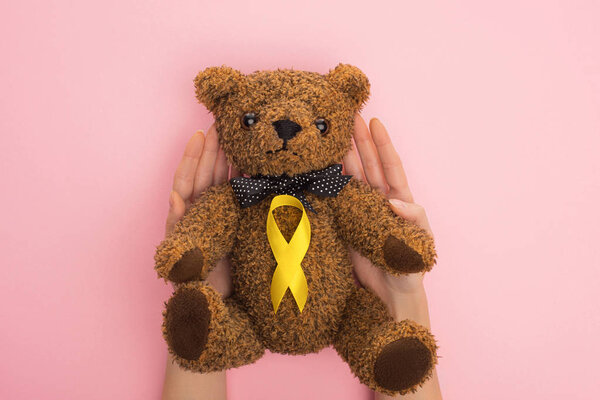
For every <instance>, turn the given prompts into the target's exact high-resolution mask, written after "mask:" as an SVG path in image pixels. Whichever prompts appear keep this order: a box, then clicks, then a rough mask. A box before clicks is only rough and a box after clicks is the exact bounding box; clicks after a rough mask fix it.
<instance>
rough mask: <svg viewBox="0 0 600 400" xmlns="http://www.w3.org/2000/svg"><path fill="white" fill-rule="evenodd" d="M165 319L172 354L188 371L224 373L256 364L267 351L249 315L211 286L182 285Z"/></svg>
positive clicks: (171, 302) (174, 296) (166, 311)
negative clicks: (222, 297)
mask: <svg viewBox="0 0 600 400" xmlns="http://www.w3.org/2000/svg"><path fill="white" fill-rule="evenodd" d="M163 315H164V320H163V335H164V337H165V339H166V341H167V344H168V345H169V351H170V352H171V354H173V356H174V357H175V360H176V361H177V363H178V364H179V365H180V366H181V367H183V368H184V369H187V370H191V371H195V372H201V373H205V372H214V371H222V370H225V369H229V368H235V367H239V366H242V365H246V364H250V363H253V362H254V361H256V360H258V359H259V358H260V357H261V356H262V355H263V353H264V351H265V348H264V346H263V345H262V343H261V341H260V340H259V339H258V336H257V334H256V332H255V331H254V327H253V326H252V324H251V322H250V319H249V317H248V315H247V314H246V313H245V312H244V311H242V310H241V309H240V307H239V306H238V305H237V303H236V302H235V301H234V300H232V299H226V300H225V301H223V300H222V299H221V295H220V294H219V293H217V292H216V291H215V290H214V289H213V288H212V287H211V286H210V285H208V284H207V283H204V282H190V283H186V284H183V285H181V286H180V287H179V288H178V289H177V290H176V291H175V293H174V294H173V297H171V299H170V300H169V302H168V303H167V306H166V310H165V311H164V313H163Z"/></svg>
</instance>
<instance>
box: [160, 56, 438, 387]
mask: <svg viewBox="0 0 600 400" xmlns="http://www.w3.org/2000/svg"><path fill="white" fill-rule="evenodd" d="M195 86H196V94H197V97H198V99H199V101H200V102H202V103H204V104H205V105H206V107H207V108H208V109H209V110H210V111H211V112H212V113H213V115H214V117H215V121H216V128H217V131H218V133H219V141H220V144H221V146H222V148H223V150H224V152H225V154H226V155H227V159H228V161H229V162H230V163H231V164H232V165H233V166H235V167H236V168H237V169H238V170H240V171H241V172H242V173H243V174H244V175H245V177H239V178H234V179H232V180H231V181H230V182H228V183H226V184H222V185H219V186H215V187H212V188H210V189H209V190H207V191H206V192H205V193H203V194H202V195H201V196H200V198H198V199H197V201H196V202H195V203H194V204H193V205H192V206H191V207H190V209H189V210H188V211H187V213H186V214H185V216H184V217H183V218H182V219H181V220H180V221H179V222H178V224H177V225H176V227H175V229H174V230H173V232H172V233H171V234H170V235H168V237H167V238H166V239H165V240H164V241H163V242H162V243H161V244H160V245H159V247H158V249H157V253H156V256H155V260H156V270H157V272H158V274H159V276H161V277H162V278H164V279H167V280H169V281H171V282H174V283H176V284H177V285H176V286H177V289H176V290H175V293H174V294H173V296H172V297H171V299H170V300H169V301H168V303H167V304H166V310H165V311H164V324H163V334H164V337H165V339H166V341H167V343H168V345H169V351H170V352H171V353H172V354H173V355H174V357H175V360H176V361H177V362H178V363H179V364H180V365H181V366H182V367H183V368H185V369H188V370H192V371H197V372H201V373H205V372H212V371H220V370H224V369H228V368H234V367H239V366H242V365H246V364H250V363H253V362H254V361H256V360H258V359H259V358H260V357H261V356H262V355H263V353H264V351H265V349H269V350H271V351H273V352H277V353H285V354H307V353H312V352H317V351H319V350H321V349H323V348H324V347H327V346H330V345H333V346H334V348H335V349H336V350H337V352H338V353H339V355H340V356H341V357H342V359H344V360H345V361H346V362H347V363H348V365H349V366H350V369H351V370H352V371H353V373H354V374H355V375H356V376H357V377H358V378H359V379H360V381H361V382H362V383H364V384H365V385H367V386H369V387H370V388H372V389H374V390H377V391H379V392H382V393H385V394H390V395H393V394H397V393H400V394H404V393H407V392H411V391H415V390H416V389H417V388H418V387H419V386H420V385H422V384H423V382H424V381H426V380H427V379H428V378H429V377H430V376H431V374H432V371H433V367H434V365H435V363H436V361H437V356H436V349H437V346H436V344H435V341H434V338H433V336H432V335H431V333H430V332H429V331H428V329H427V328H425V327H423V326H420V325H418V324H416V323H415V322H413V321H410V320H404V321H401V322H395V321H394V320H393V319H392V318H391V317H390V315H389V314H388V311H387V309H386V307H385V306H384V304H383V303H382V302H381V300H380V299H379V298H377V297H376V296H375V295H374V294H373V293H372V292H371V291H370V290H368V289H365V288H359V287H356V285H355V282H354V279H353V274H352V264H351V262H350V258H349V253H348V246H350V247H352V248H354V249H356V250H357V251H358V252H360V253H361V254H362V255H363V256H365V257H367V258H369V259H370V260H371V261H372V262H373V264H374V265H376V266H378V267H379V268H382V269H383V270H385V271H386V272H388V273H391V274H395V275H398V274H407V273H415V272H422V271H428V270H430V269H431V267H432V266H433V265H434V264H435V257H436V254H435V249H434V244H433V239H432V238H431V237H430V236H429V235H428V234H427V233H426V232H425V231H424V230H423V229H421V228H419V227H417V226H416V225H414V224H412V223H409V222H407V221H406V220H404V219H402V218H400V217H398V216H396V215H395V214H394V213H393V212H392V210H391V209H390V208H389V206H388V202H387V201H386V198H385V197H384V196H383V195H382V194H381V193H379V192H377V191H376V190H374V189H372V188H370V187H369V186H368V185H366V184H364V183H362V182H360V181H358V180H356V179H351V177H350V176H347V175H342V168H341V165H340V164H338V163H339V162H340V160H341V159H342V157H343V156H344V154H345V153H346V152H347V151H348V150H349V149H350V146H351V137H352V132H353V124H354V116H355V113H356V112H358V111H359V110H360V109H361V108H362V106H363V104H364V102H365V101H366V100H367V98H368V96H369V82H368V80H367V77H366V76H365V75H364V74H363V73H362V72H361V71H360V70H359V69H358V68H356V67H353V66H351V65H344V64H340V65H338V66H337V67H336V68H335V69H333V70H331V71H330V72H329V73H328V74H325V75H322V74H318V73H313V72H305V71H296V70H282V69H278V70H276V71H257V72H254V73H252V74H249V75H243V74H242V73H240V72H238V71H236V70H234V69H232V68H229V67H226V66H222V67H211V68H207V69H206V70H204V71H202V72H201V73H200V74H198V76H197V77H196V79H195ZM225 256H229V258H230V260H231V265H232V271H231V274H232V280H233V289H234V294H233V295H232V297H230V298H227V299H225V300H223V299H222V298H221V296H220V294H219V293H217V292H216V291H215V290H214V289H213V288H212V287H211V286H210V285H208V284H207V283H206V282H205V278H206V276H207V274H208V272H209V271H210V270H211V269H212V268H213V267H214V265H215V263H216V262H217V261H218V260H219V259H221V258H223V257H225Z"/></svg>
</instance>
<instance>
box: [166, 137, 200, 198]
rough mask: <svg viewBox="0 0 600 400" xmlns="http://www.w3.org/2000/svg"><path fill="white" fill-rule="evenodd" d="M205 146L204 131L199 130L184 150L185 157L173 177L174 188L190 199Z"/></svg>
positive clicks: (182, 196)
mask: <svg viewBox="0 0 600 400" xmlns="http://www.w3.org/2000/svg"><path fill="white" fill-rule="evenodd" d="M203 148H204V132H202V131H198V132H196V133H195V134H194V136H192V137H191V138H190V140H189V141H188V142H187V144H186V146H185V150H184V151H183V157H182V158H181V161H180V162H179V165H178V166H177V170H175V177H174V178H173V190H174V191H175V192H177V193H179V195H180V196H181V198H183V199H184V201H185V200H188V199H189V198H190V197H191V196H192V191H193V190H194V177H195V175H196V169H197V167H198V161H199V160H200V156H201V155H202V149H203Z"/></svg>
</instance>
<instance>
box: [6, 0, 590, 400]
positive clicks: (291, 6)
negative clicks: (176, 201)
mask: <svg viewBox="0 0 600 400" xmlns="http://www.w3.org/2000/svg"><path fill="white" fill-rule="evenodd" d="M449 3H451V4H449ZM599 15H600V4H599V3H598V2H595V1H562V2H557V1H522V0H519V1H517V0H511V1H502V2H489V1H484V2H482V1H474V0H473V1H454V2H442V1H440V2H438V3H433V2H429V1H427V2H426V1H419V2H416V1H413V2H407V1H404V2H400V1H389V2H387V3H386V2H378V1H369V2H358V1H356V2H349V1H344V2H342V1H339V2H326V1H323V0H319V1H303V2H299V1H295V2H291V1H282V0H273V1H263V2H261V1H253V2H249V1H248V2H229V1H212V2H202V1H174V2H168V1H133V0H127V1H123V0H119V1H114V0H103V1H93V2H91V1H81V2H73V1H64V0H63V1H42V0H40V1H37V2H32V1H12V2H2V4H1V5H0V18H1V21H0V37H2V40H1V41H0V55H1V62H0V79H1V81H0V91H1V99H0V110H1V113H0V132H1V136H0V148H1V149H2V156H1V157H0V167H1V174H2V187H3V190H2V195H1V196H0V210H1V215H0V221H1V223H0V240H1V241H0V243H1V246H2V251H1V252H0V264H1V266H2V273H3V277H2V280H1V281H0V282H1V283H0V321H2V323H1V328H0V355H1V356H2V360H1V361H0V398H2V399H33V398H43V399H78V398H86V399H157V398H159V395H160V390H161V385H162V377H163V370H164V359H165V356H166V353H165V345H164V342H163V340H162V338H161V335H160V323H161V310H162V307H163V302H164V301H165V300H166V299H167V298H168V296H169V294H170V289H169V287H168V286H166V285H164V284H163V283H162V281H159V280H158V279H157V278H156V275H155V273H154V271H153V269H152V267H153V260H152V257H153V252H154V247H155V246H156V245H157V244H158V243H159V242H160V240H161V237H162V235H163V223H164V219H165V216H166V212H167V197H168V194H169V190H170V183H171V178H172V175H173V172H174V169H175V166H176V164H177V162H178V159H179V157H180V155H181V153H182V150H183V146H184V144H185V142H186V140H187V139H188V137H189V136H190V135H191V134H192V133H193V132H194V131H195V130H196V129H199V128H207V127H208V126H209V124H210V122H211V116H210V115H209V114H208V113H207V112H206V110H205V109H204V108H203V107H202V106H200V105H198V104H197V103H196V101H195V98H194V93H193V87H192V79H193V77H194V76H195V74H196V73H197V71H199V70H200V69H202V68H204V67H206V66H211V65H221V64H228V65H230V66H233V67H236V68H239V69H240V70H242V71H243V72H247V73H249V72H252V71H254V70H256V69H272V68H277V67H294V68H297V69H307V70H314V71H318V72H322V73H324V72H327V70H328V69H329V68H331V67H333V66H335V65H336V64H337V63H338V62H340V61H343V62H347V63H352V64H355V65H357V66H359V67H360V68H361V69H362V70H363V71H365V73H366V74H367V75H368V76H369V77H370V80H371V83H372V100H371V101H370V103H369V105H368V106H367V107H366V109H365V111H364V115H365V117H367V118H370V117H373V116H378V117H379V118H380V119H381V120H382V121H383V122H384V123H386V124H387V126H388V128H389V130H390V131H391V132H392V134H393V135H394V140H395V143H396V145H397V148H398V149H399V151H400V153H401V156H402V157H403V160H404V162H405V165H406V169H407V172H408V175H409V179H410V183H411V185H412V188H413V191H414V193H415V196H416V200H417V202H419V203H421V204H423V205H424V206H425V207H426V209H427V211H428V215H429V217H430V220H431V224H432V226H433V229H434V232H435V233H436V239H437V244H438V249H439V254H440V259H439V263H438V266H437V267H436V269H434V271H432V272H431V273H430V274H429V275H428V277H427V280H426V285H427V289H428V293H429V297H430V305H431V317H432V323H433V330H434V333H435V334H436V336H437V338H438V339H439V344H440V346H441V349H440V355H441V357H442V358H441V360H440V364H439V376H440V381H441V385H442V388H443V392H444V394H445V398H447V399H488V400H494V399H526V398H528V399H542V398H543V399H563V398H569V399H593V398H597V396H598V391H599V389H600V373H599V371H600V367H599V366H598V365H597V363H598V361H597V360H599V359H600V346H599V344H598V337H599V336H600V313H599V307H598V304H599V302H600V295H599V290H600V284H599V282H600V272H599V270H600V251H599V250H598V248H599V246H598V240H599V239H600V212H599V211H598V210H599V208H600V183H599V180H600V179H599V177H600V162H599V160H598V149H599V148H600V111H599V110H600V24H598V16H599ZM228 384H229V390H230V398H231V399H259V398H260V399H283V398H286V399H308V398H317V399H319V398H328V399H341V398H344V399H365V398H369V393H368V391H366V390H365V389H364V388H363V387H362V386H361V385H360V384H359V383H357V381H356V380H354V378H353V377H352V376H351V374H350V372H349V370H348V368H347V367H346V366H345V364H343V363H342V362H341V361H340V360H339V359H338V357H337V355H336V354H335V353H334V352H333V351H331V350H325V351H323V352H322V353H320V354H318V355H312V356H307V357H284V356H274V355H269V356H266V357H265V358H264V359H262V360H261V361H260V362H258V363H257V364H256V365H253V366H248V367H244V368H240V369H238V370H235V371H231V372H230V373H229V382H228Z"/></svg>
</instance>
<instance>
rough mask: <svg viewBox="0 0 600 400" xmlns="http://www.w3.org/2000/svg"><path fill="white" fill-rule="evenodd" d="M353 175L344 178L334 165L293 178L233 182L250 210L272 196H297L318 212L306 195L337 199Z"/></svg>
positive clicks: (258, 176)
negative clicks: (307, 193) (273, 194)
mask: <svg viewBox="0 0 600 400" xmlns="http://www.w3.org/2000/svg"><path fill="white" fill-rule="evenodd" d="M350 178H352V175H342V164H334V165H332V166H330V167H327V168H325V169H321V170H319V171H312V172H307V173H305V174H300V175H296V176H293V177H290V176H288V175H285V174H283V175H280V176H264V175H256V176H253V177H251V178H245V177H238V178H232V179H231V180H230V181H229V182H230V183H231V188H232V189H233V192H234V193H235V196H236V197H237V199H238V201H239V203H240V206H241V207H242V208H246V207H250V206H252V205H254V204H257V203H259V202H261V201H262V200H263V199H264V198H265V197H267V196H268V195H270V194H272V193H275V194H287V195H290V196H294V197H295V198H297V199H298V200H300V202H301V203H302V205H303V206H304V208H306V209H307V210H310V211H312V212H316V211H315V210H314V209H313V208H312V206H311V205H310V203H309V202H308V200H307V199H306V197H305V196H304V192H305V191H306V192H309V193H313V194H316V195H317V196H322V197H335V196H337V195H338V193H339V192H340V190H342V189H343V188H344V186H346V184H347V183H348V182H349V181H350Z"/></svg>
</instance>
